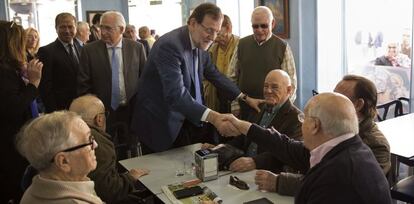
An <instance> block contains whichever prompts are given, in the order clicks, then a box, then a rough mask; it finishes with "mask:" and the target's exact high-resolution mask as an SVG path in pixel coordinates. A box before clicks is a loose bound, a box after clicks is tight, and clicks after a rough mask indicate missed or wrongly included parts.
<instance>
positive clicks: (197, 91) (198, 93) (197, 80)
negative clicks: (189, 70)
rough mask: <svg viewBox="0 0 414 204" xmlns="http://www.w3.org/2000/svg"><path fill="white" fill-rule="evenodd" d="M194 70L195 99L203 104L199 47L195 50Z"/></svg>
mask: <svg viewBox="0 0 414 204" xmlns="http://www.w3.org/2000/svg"><path fill="white" fill-rule="evenodd" d="M193 72H194V88H195V99H196V101H197V103H199V104H203V97H202V96H201V88H200V78H199V76H198V49H197V48H196V49H194V50H193Z"/></svg>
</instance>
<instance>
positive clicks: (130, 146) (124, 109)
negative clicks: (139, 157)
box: [106, 105, 138, 160]
mask: <svg viewBox="0 0 414 204" xmlns="http://www.w3.org/2000/svg"><path fill="white" fill-rule="evenodd" d="M131 113H132V108H131V105H125V106H119V107H118V109H117V110H113V109H112V108H109V116H108V118H107V120H106V132H107V133H108V134H109V135H111V136H112V140H113V142H114V145H115V149H116V150H117V157H118V160H119V159H126V158H128V157H130V156H134V155H131V151H132V150H136V145H137V143H138V140H137V139H136V138H135V137H132V135H131V134H130V131H129V126H130V124H131Z"/></svg>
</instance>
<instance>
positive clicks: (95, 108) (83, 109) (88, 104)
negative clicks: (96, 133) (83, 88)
mask: <svg viewBox="0 0 414 204" xmlns="http://www.w3.org/2000/svg"><path fill="white" fill-rule="evenodd" d="M69 110H70V111H73V112H75V113H77V114H79V115H80V116H81V117H82V119H83V120H84V121H85V122H86V123H87V124H88V125H95V126H100V125H99V124H96V121H95V120H96V119H97V116H98V115H99V116H101V115H102V114H103V116H105V106H104V104H103V103H102V101H101V100H99V98H97V97H96V96H94V95H84V96H81V97H78V98H76V99H75V100H73V101H72V103H71V104H70V107H69Z"/></svg>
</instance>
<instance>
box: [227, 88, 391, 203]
mask: <svg viewBox="0 0 414 204" xmlns="http://www.w3.org/2000/svg"><path fill="white" fill-rule="evenodd" d="M227 119H228V120H230V121H231V123H232V124H233V125H234V126H235V127H237V129H238V130H239V131H240V132H241V133H242V134H244V135H246V136H247V137H248V138H250V139H251V140H252V141H254V142H256V143H257V144H258V145H263V146H264V147H265V148H266V149H268V150H269V151H270V152H271V153H272V154H273V155H274V156H276V157H277V158H278V159H279V160H281V161H283V162H285V163H287V164H289V166H292V167H295V168H297V169H300V170H302V171H304V172H307V174H306V175H305V177H304V178H303V180H302V183H301V188H300V189H299V192H298V193H297V194H296V197H295V203H297V204H302V203H339V204H341V203H344V204H345V203H367V204H368V203H380V204H381V203H384V204H389V203H391V195H390V191H389V187H388V182H387V180H386V178H385V176H384V174H383V172H382V170H381V168H380V166H379V165H378V163H377V161H376V159H375V157H374V155H373V153H372V151H371V150H370V149H369V147H368V146H367V145H365V144H364V143H363V142H362V140H361V138H360V137H359V136H358V131H359V129H358V118H357V114H356V111H355V108H354V105H353V104H352V102H351V101H350V100H349V99H348V98H347V97H345V96H344V95H342V94H338V93H321V94H319V95H316V96H314V97H312V98H311V99H310V100H309V101H308V103H307V104H306V106H305V111H304V114H301V115H299V116H298V119H299V120H300V121H301V122H302V123H303V124H302V135H303V142H299V141H295V140H292V139H290V138H289V137H287V136H286V135H283V134H280V133H279V132H277V131H276V130H275V129H264V128H261V127H260V126H258V125H255V124H251V123H249V122H246V121H242V120H239V119H237V118H235V117H228V118H227ZM262 172H263V171H260V170H259V171H257V172H256V177H260V174H262ZM256 183H260V181H259V182H258V181H257V180H256ZM258 189H259V190H261V189H262V186H260V185H258Z"/></svg>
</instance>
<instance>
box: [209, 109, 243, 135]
mask: <svg viewBox="0 0 414 204" xmlns="http://www.w3.org/2000/svg"><path fill="white" fill-rule="evenodd" d="M233 118H235V117H234V116H233V115H231V114H220V113H218V112H215V111H210V113H209V114H208V116H207V121H209V122H211V123H212V124H213V125H214V127H216V128H217V130H218V131H219V133H220V134H221V135H222V136H237V135H240V131H239V130H238V129H237V128H236V127H234V125H233V124H232V123H231V122H230V120H232V119H233Z"/></svg>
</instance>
